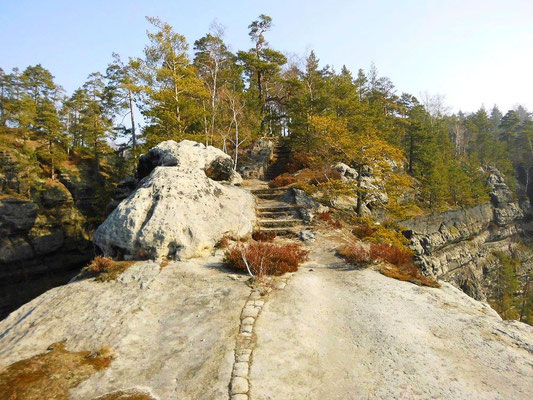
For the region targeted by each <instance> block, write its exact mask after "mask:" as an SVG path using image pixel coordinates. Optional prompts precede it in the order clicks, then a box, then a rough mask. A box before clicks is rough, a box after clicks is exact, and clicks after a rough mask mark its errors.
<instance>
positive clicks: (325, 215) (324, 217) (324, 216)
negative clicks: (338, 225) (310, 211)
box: [316, 211, 333, 222]
mask: <svg viewBox="0 0 533 400" xmlns="http://www.w3.org/2000/svg"><path fill="white" fill-rule="evenodd" d="M316 217H317V218H318V219H319V220H321V221H324V222H329V221H331V220H332V219H333V217H332V216H331V213H330V212H329V211H321V212H319V213H317V214H316Z"/></svg>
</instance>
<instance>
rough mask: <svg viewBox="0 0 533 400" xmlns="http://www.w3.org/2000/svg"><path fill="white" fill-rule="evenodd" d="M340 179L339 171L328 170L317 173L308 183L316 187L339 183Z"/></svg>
mask: <svg viewBox="0 0 533 400" xmlns="http://www.w3.org/2000/svg"><path fill="white" fill-rule="evenodd" d="M341 179H342V174H341V173H340V172H339V171H337V170H335V169H331V168H328V169H325V170H323V171H317V173H316V175H315V176H314V177H313V178H311V179H310V181H309V183H310V184H311V185H313V186H318V185H320V184H322V183H327V182H330V181H340V180H341Z"/></svg>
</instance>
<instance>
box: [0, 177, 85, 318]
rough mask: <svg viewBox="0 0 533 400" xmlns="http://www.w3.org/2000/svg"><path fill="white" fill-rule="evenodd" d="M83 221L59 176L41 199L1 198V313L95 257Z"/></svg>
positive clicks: (74, 271)
mask: <svg viewBox="0 0 533 400" xmlns="http://www.w3.org/2000/svg"><path fill="white" fill-rule="evenodd" d="M84 221H85V219H84V217H83V216H82V215H81V214H80V212H79V211H78V210H77V209H76V207H75V205H74V202H73V198H72V196H71V194H70V193H69V191H68V190H67V189H66V188H65V187H64V186H63V185H61V184H60V183H59V182H56V183H55V184H53V185H45V186H44V189H43V191H42V192H41V194H40V197H39V198H38V199H37V200H33V201H32V200H23V199H20V198H16V197H5V198H3V199H1V200H0V319H1V318H2V317H4V316H5V315H6V314H7V313H8V312H9V311H11V310H13V309H14V308H16V307H17V306H19V305H21V304H23V303H24V302H26V301H28V300H30V299H32V298H33V297H35V296H37V295H39V294H40V293H42V292H43V291H45V290H47V289H49V288H51V287H53V286H56V285H58V284H63V283H66V282H67V281H68V280H69V279H70V278H71V277H72V276H73V275H74V274H75V273H76V272H77V270H78V269H79V268H80V267H81V266H82V265H83V264H84V263H86V262H87V261H88V260H89V259H90V258H91V257H92V255H93V251H92V246H91V244H90V238H89V233H88V232H87V230H86V228H85V226H84V223H85V222H84Z"/></svg>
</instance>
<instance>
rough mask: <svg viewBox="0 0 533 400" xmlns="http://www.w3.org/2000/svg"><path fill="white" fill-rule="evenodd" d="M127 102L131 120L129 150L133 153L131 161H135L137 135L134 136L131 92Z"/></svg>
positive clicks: (129, 91)
mask: <svg viewBox="0 0 533 400" xmlns="http://www.w3.org/2000/svg"><path fill="white" fill-rule="evenodd" d="M128 100H129V106H130V118H131V148H132V151H133V159H134V160H137V135H136V134H135V116H134V115H133V95H132V93H131V90H128Z"/></svg>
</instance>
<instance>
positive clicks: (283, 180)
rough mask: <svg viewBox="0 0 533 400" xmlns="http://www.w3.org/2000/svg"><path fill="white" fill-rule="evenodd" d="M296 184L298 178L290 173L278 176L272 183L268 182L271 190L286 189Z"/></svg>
mask: <svg viewBox="0 0 533 400" xmlns="http://www.w3.org/2000/svg"><path fill="white" fill-rule="evenodd" d="M293 183H296V178H295V177H294V176H292V175H290V174H288V173H284V174H281V175H278V176H276V177H275V178H274V179H272V180H271V181H270V182H268V187H269V188H271V189H275V188H280V187H286V186H289V185H292V184H293Z"/></svg>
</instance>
